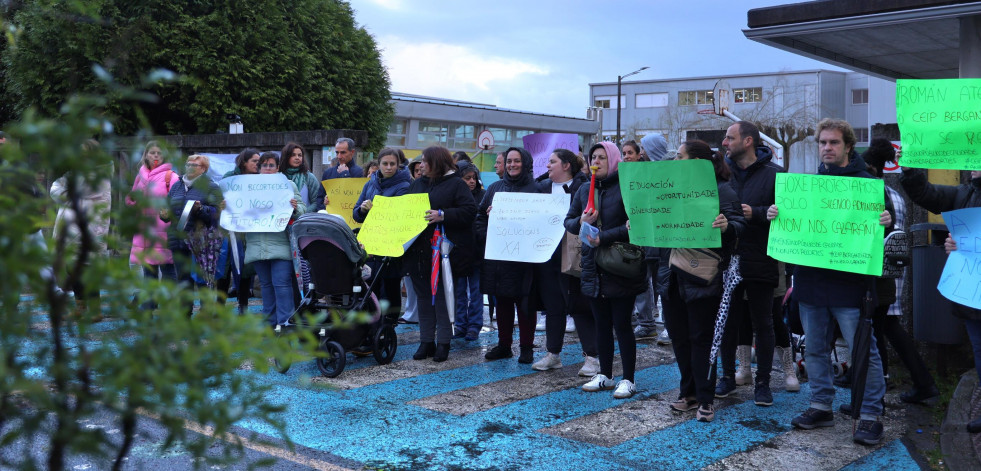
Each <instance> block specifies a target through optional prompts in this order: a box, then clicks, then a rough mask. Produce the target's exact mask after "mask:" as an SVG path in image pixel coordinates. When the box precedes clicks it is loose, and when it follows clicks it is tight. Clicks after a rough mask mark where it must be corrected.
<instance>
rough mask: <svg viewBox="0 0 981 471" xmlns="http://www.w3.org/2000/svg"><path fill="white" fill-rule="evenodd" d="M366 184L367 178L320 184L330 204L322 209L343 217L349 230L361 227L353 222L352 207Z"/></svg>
mask: <svg viewBox="0 0 981 471" xmlns="http://www.w3.org/2000/svg"><path fill="white" fill-rule="evenodd" d="M367 182H368V179H367V178H332V179H330V180H324V181H322V182H320V184H321V185H323V186H324V190H327V199H328V200H330V204H328V205H327V206H326V208H324V209H326V210H327V212H328V213H330V214H336V215H338V216H341V217H343V218H344V222H346V223H347V225H348V227H350V228H351V229H355V228H358V227H361V223H360V222H357V221H355V220H354V205H355V204H357V203H358V198H360V197H361V190H362V189H364V184H365V183H367ZM369 214H370V211H369Z"/></svg>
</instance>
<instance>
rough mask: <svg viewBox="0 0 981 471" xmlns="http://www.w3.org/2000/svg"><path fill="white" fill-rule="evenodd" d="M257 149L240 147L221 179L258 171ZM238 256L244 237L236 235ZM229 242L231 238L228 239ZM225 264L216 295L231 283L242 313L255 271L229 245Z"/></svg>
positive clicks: (243, 243) (249, 295)
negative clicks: (229, 168)
mask: <svg viewBox="0 0 981 471" xmlns="http://www.w3.org/2000/svg"><path fill="white" fill-rule="evenodd" d="M259 154H260V153H259V150H258V149H254V148H252V147H247V148H245V149H242V152H239V154H238V155H237V156H236V157H235V168H234V169H232V170H231V171H229V172H226V173H225V175H223V176H222V179H225V178H228V177H234V176H235V175H255V174H258V173H259ZM234 240H235V244H236V246H237V247H236V248H237V249H238V250H237V252H238V253H239V257H242V256H244V255H245V237H244V235H241V236H238V237H236V238H235V239H234ZM228 243H229V244H231V243H232V240H229V241H228ZM223 251H224V252H225V253H224V258H225V260H226V262H225V265H224V266H222V267H219V270H221V271H222V272H223V273H224V275H225V276H223V277H221V279H219V280H218V296H219V299H222V297H223V296H224V294H223V293H227V292H228V288H229V285H232V290H233V292H234V295H235V296H236V297H237V298H238V313H239V314H243V313H245V311H247V310H248V309H249V298H250V297H251V296H252V280H253V278H254V277H255V271H254V270H253V269H252V266H251V265H250V266H245V264H244V263H242V260H241V259H239V260H236V259H235V257H234V256H233V252H232V250H231V247H230V246H229V247H228V248H227V249H223Z"/></svg>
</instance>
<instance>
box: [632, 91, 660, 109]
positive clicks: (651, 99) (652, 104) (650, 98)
mask: <svg viewBox="0 0 981 471" xmlns="http://www.w3.org/2000/svg"><path fill="white" fill-rule="evenodd" d="M634 106H635V107H636V108H663V107H665V106H668V94H667V93H638V94H636V95H634Z"/></svg>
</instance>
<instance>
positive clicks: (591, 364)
mask: <svg viewBox="0 0 981 471" xmlns="http://www.w3.org/2000/svg"><path fill="white" fill-rule="evenodd" d="M599 370H600V367H599V358H596V357H591V356H587V357H586V361H585V362H583V364H582V368H580V369H579V376H582V377H584V378H592V377H593V376H596V374H597V373H599Z"/></svg>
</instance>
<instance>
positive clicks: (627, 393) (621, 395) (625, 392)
mask: <svg viewBox="0 0 981 471" xmlns="http://www.w3.org/2000/svg"><path fill="white" fill-rule="evenodd" d="M635 392H637V387H636V386H634V383H633V382H631V381H629V380H626V379H621V380H620V382H619V383H617V390H616V391H613V399H626V398H628V397H631V396H633V395H634V393H635Z"/></svg>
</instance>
